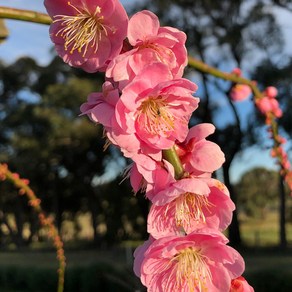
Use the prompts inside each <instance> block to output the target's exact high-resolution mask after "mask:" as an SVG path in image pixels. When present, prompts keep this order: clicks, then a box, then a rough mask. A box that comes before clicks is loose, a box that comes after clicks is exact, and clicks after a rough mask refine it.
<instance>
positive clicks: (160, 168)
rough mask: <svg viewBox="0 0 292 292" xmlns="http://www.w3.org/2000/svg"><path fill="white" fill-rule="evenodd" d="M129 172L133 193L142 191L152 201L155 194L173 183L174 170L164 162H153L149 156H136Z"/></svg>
mask: <svg viewBox="0 0 292 292" xmlns="http://www.w3.org/2000/svg"><path fill="white" fill-rule="evenodd" d="M134 161H135V163H134V164H133V166H132V169H131V171H130V181H131V185H132V187H133V189H134V191H135V192H137V191H138V190H139V189H142V190H143V191H145V193H146V197H147V198H148V199H150V200H152V199H153V197H154V196H155V194H157V193H159V192H160V191H162V190H163V189H165V188H167V187H168V186H170V185H171V184H172V183H174V182H175V179H174V168H173V166H172V165H171V164H170V163H169V162H168V161H166V160H162V161H155V160H153V159H151V158H150V157H149V156H146V155H143V154H138V155H136V156H135V157H134Z"/></svg>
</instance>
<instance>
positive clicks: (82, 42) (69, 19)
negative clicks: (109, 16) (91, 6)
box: [53, 2, 116, 57]
mask: <svg viewBox="0 0 292 292" xmlns="http://www.w3.org/2000/svg"><path fill="white" fill-rule="evenodd" d="M68 5H69V6H71V7H72V8H74V9H75V11H76V12H77V14H76V15H55V16H54V18H55V19H54V21H53V22H54V23H55V22H60V24H61V26H62V28H61V29H60V30H59V31H58V32H57V33H56V34H55V36H60V37H62V38H63V39H64V40H65V43H64V48H65V50H66V51H67V50H68V49H69V48H70V54H73V52H74V51H75V50H77V51H78V52H79V53H81V52H82V50H83V54H82V57H84V56H85V54H86V52H87V50H88V48H94V53H96V52H97V50H98V47H99V42H100V41H101V39H102V36H103V35H105V36H107V35H108V33H109V31H110V32H112V33H115V31H116V29H115V28H114V27H110V26H108V25H106V24H104V17H103V16H102V15H100V13H101V8H100V7H99V6H96V9H95V11H94V13H92V12H90V11H89V10H88V9H87V8H85V7H84V8H83V9H82V10H81V9H78V8H77V7H75V6H74V5H72V4H71V2H68Z"/></svg>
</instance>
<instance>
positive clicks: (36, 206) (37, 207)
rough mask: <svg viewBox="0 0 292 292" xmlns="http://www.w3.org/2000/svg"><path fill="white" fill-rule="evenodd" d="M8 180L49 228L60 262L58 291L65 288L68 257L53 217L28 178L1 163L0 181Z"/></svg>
mask: <svg viewBox="0 0 292 292" xmlns="http://www.w3.org/2000/svg"><path fill="white" fill-rule="evenodd" d="M4 180H7V181H9V182H11V183H12V184H13V185H14V186H15V187H16V188H18V189H19V191H18V193H19V195H22V196H23V195H26V197H27V199H28V203H29V205H30V206H31V207H32V208H33V210H34V211H35V212H36V213H37V214H38V218H39V221H40V223H41V225H42V226H43V227H45V228H46V229H47V230H48V235H49V238H51V239H52V240H53V244H54V247H55V248H56V250H57V259H58V262H59V268H58V275H59V277H58V289H57V291H58V292H63V290H64V276H65V267H66V258H65V253H64V248H63V242H62V240H61V237H60V235H59V232H58V230H57V228H56V227H55V225H54V223H53V219H52V218H49V217H47V216H46V215H45V213H44V211H43V209H42V207H41V200H40V199H39V198H38V197H37V196H36V195H35V193H34V192H33V190H32V189H31V188H30V187H29V181H28V180H27V179H23V178H20V177H19V175H18V174H17V173H13V172H11V171H10V170H9V169H8V166H7V164H3V163H0V181H4Z"/></svg>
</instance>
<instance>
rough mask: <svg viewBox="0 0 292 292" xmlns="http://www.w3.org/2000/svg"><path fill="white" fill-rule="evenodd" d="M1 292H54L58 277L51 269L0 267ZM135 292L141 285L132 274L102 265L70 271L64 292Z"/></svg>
mask: <svg viewBox="0 0 292 292" xmlns="http://www.w3.org/2000/svg"><path fill="white" fill-rule="evenodd" d="M0 291H1V292H12V291H13V292H54V291H57V274H56V271H55V270H53V269H50V268H38V267H28V268H25V267H15V266H11V267H0ZM95 291H96V292H98V291H103V292H134V291H141V292H142V291H143V290H139V288H138V281H137V279H136V277H135V276H134V275H133V272H132V271H128V270H123V271H121V270H118V269H116V268H115V267H113V266H111V265H109V264H106V263H99V264H94V265H91V266H86V267H76V268H68V269H67V271H66V275H65V292H95Z"/></svg>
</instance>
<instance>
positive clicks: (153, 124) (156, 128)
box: [137, 96, 174, 135]
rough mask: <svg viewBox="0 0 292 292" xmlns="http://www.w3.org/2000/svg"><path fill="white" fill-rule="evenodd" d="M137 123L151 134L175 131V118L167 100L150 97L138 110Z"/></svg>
mask: <svg viewBox="0 0 292 292" xmlns="http://www.w3.org/2000/svg"><path fill="white" fill-rule="evenodd" d="M138 111H139V113H138V117H137V121H138V123H139V125H140V126H142V127H144V129H146V130H147V131H148V132H149V133H150V134H153V135H155V134H163V135H166V134H167V132H169V131H172V130H173V129H174V117H173V115H172V113H171V112H170V110H169V108H168V104H167V102H166V101H165V98H164V97H162V96H159V97H156V98H154V97H149V98H148V99H147V100H145V101H143V102H142V104H141V105H140V107H139V108H138Z"/></svg>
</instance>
